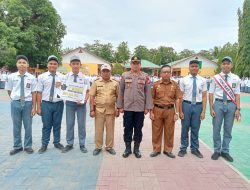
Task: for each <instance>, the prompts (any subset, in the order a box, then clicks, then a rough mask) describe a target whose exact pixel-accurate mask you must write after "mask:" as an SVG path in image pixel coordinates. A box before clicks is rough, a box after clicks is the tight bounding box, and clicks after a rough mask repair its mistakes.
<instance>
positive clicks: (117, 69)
mask: <svg viewBox="0 0 250 190" xmlns="http://www.w3.org/2000/svg"><path fill="white" fill-rule="evenodd" d="M122 73H123V67H122V65H121V64H120V63H115V64H114V67H113V70H112V74H113V75H114V74H120V75H121V74H122Z"/></svg>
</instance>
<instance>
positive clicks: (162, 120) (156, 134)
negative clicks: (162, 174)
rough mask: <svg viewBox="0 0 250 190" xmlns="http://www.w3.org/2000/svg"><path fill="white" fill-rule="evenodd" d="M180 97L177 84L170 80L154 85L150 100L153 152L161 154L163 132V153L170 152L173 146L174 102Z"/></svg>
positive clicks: (160, 81)
mask: <svg viewBox="0 0 250 190" xmlns="http://www.w3.org/2000/svg"><path fill="white" fill-rule="evenodd" d="M181 97H182V94H181V91H180V88H179V86H178V84H177V83H176V82H175V81H173V80H170V82H163V81H162V80H159V81H157V82H155V83H154V86H153V89H152V98H153V103H154V108H153V113H154V117H155V118H154V120H153V121H152V144H153V150H154V151H155V152H161V143H162V133H163V130H164V151H165V152H172V149H173V144H174V125H175V122H174V115H175V109H174V105H175V101H176V100H177V99H180V98H181Z"/></svg>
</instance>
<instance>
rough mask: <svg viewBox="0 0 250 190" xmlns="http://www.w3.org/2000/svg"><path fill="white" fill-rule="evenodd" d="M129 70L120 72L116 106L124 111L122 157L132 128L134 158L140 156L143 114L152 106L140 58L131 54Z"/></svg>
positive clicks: (126, 152)
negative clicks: (123, 146) (123, 148)
mask: <svg viewBox="0 0 250 190" xmlns="http://www.w3.org/2000/svg"><path fill="white" fill-rule="evenodd" d="M130 65H131V71H129V72H125V73H123V74H122V78H121V81H120V90H119V96H118V100H117V108H119V111H120V113H123V112H124V116H123V119H124V120H123V125H124V135H123V137H124V142H125V145H126V149H125V151H124V153H123V157H124V158H126V157H128V156H129V155H130V154H131V153H132V151H131V141H132V134H133V130H134V141H135V142H134V151H133V153H134V154H135V156H136V158H140V157H141V153H140V150H139V147H140V143H141V140H142V127H143V122H144V114H145V115H146V114H147V113H148V112H149V111H150V110H151V109H152V107H153V103H152V96H151V88H150V80H149V77H148V75H147V74H146V73H143V72H141V71H140V69H141V59H140V58H139V57H137V56H133V57H132V59H131V63H130Z"/></svg>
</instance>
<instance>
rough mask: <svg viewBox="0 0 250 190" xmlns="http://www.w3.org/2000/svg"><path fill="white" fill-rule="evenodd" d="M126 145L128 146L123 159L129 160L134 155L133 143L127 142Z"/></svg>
mask: <svg viewBox="0 0 250 190" xmlns="http://www.w3.org/2000/svg"><path fill="white" fill-rule="evenodd" d="M125 145H126V149H125V151H124V153H123V155H122V156H123V158H127V157H128V156H129V155H130V154H132V151H131V142H126V143H125Z"/></svg>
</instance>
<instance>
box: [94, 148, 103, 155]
mask: <svg viewBox="0 0 250 190" xmlns="http://www.w3.org/2000/svg"><path fill="white" fill-rule="evenodd" d="M101 151H102V149H98V148H96V149H95V150H94V151H93V155H94V156H97V155H98V154H100V152H101Z"/></svg>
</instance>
